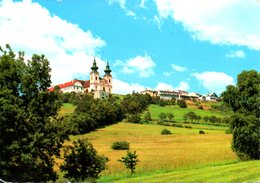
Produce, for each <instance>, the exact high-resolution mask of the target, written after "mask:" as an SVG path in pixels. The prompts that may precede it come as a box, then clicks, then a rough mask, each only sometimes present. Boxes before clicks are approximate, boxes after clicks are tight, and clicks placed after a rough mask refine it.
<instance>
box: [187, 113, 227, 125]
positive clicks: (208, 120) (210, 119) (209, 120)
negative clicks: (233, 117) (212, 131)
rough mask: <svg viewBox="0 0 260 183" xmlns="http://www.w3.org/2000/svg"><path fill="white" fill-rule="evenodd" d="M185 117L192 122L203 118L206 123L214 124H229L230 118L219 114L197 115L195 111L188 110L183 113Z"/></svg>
mask: <svg viewBox="0 0 260 183" xmlns="http://www.w3.org/2000/svg"><path fill="white" fill-rule="evenodd" d="M183 119H184V121H185V122H187V121H188V120H190V122H192V123H193V122H198V123H199V122H200V120H203V121H204V122H205V123H213V124H218V125H220V123H225V124H229V122H230V119H229V117H224V118H221V117H217V116H214V115H213V116H204V117H201V116H200V115H197V114H196V113H194V112H192V111H191V112H188V113H186V114H184V115H183Z"/></svg>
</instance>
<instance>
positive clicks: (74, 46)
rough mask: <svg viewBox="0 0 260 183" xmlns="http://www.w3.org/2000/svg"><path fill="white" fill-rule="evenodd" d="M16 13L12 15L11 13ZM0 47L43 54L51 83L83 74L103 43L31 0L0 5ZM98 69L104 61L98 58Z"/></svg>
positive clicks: (89, 32) (7, 2)
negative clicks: (50, 76) (45, 57)
mask: <svg viewBox="0 0 260 183" xmlns="http://www.w3.org/2000/svg"><path fill="white" fill-rule="evenodd" d="M14 12H15V13H14ZM0 35H1V36H0V45H1V46H3V45H5V44H7V43H8V44H10V45H11V47H12V48H13V49H14V51H25V53H26V54H27V55H32V54H33V53H38V54H45V55H46V56H47V58H48V59H49V61H50V65H51V68H52V73H51V74H52V81H53V83H54V84H57V83H60V82H64V81H67V80H71V79H73V77H74V76H76V75H77V76H78V75H82V76H83V75H86V77H88V74H89V72H88V71H89V68H90V66H91V64H92V61H93V56H94V55H95V54H97V51H98V49H99V48H101V47H103V46H105V44H106V43H105V41H104V40H102V39H101V38H99V37H95V36H93V34H92V33H91V31H85V30H83V29H81V28H80V27H78V25H76V24H72V23H70V22H67V21H65V20H63V19H61V18H60V17H58V16H55V15H51V14H50V12H49V11H48V10H47V9H45V8H43V7H42V6H41V5H39V4H38V3H34V2H32V1H30V0H24V1H21V2H13V1H12V0H5V1H2V2H1V3H0ZM97 60H98V61H97V62H98V65H99V67H100V68H104V66H105V62H104V61H102V60H101V59H100V58H98V59H97Z"/></svg>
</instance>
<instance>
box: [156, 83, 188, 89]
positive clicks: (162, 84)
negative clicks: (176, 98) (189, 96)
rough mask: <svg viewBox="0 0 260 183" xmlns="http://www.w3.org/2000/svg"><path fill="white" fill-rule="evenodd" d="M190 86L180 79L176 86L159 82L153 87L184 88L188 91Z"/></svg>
mask: <svg viewBox="0 0 260 183" xmlns="http://www.w3.org/2000/svg"><path fill="white" fill-rule="evenodd" d="M189 89H190V86H189V84H188V83H187V82H184V81H181V82H180V83H179V85H178V86H177V87H173V86H172V85H171V84H167V83H163V82H159V83H158V84H157V86H156V87H155V90H184V91H188V90H189Z"/></svg>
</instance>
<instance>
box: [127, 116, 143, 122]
mask: <svg viewBox="0 0 260 183" xmlns="http://www.w3.org/2000/svg"><path fill="white" fill-rule="evenodd" d="M127 121H128V122H131V123H140V122H141V116H140V114H128V115H127Z"/></svg>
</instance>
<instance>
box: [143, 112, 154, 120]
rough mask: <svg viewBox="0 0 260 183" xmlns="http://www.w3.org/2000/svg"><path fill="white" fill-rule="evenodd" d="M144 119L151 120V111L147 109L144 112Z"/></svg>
mask: <svg viewBox="0 0 260 183" xmlns="http://www.w3.org/2000/svg"><path fill="white" fill-rule="evenodd" d="M144 120H145V121H146V122H147V121H151V120H152V117H151V113H150V112H149V111H148V112H146V113H145V114H144Z"/></svg>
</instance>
